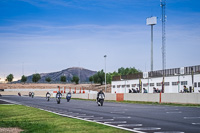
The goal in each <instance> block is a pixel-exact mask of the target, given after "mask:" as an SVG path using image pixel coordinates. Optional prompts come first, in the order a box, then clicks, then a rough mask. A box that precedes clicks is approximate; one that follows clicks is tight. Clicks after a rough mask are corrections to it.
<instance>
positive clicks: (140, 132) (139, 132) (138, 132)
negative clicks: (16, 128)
mask: <svg viewBox="0 0 200 133" xmlns="http://www.w3.org/2000/svg"><path fill="white" fill-rule="evenodd" d="M1 100H2V99H1ZM4 101H5V100H4ZM9 102H11V103H14V104H18V105H22V104H19V103H15V102H13V101H9ZM40 110H43V111H47V112H50V113H53V114H57V115H60V116H64V117H69V118H74V119H78V120H83V121H88V122H95V123H98V124H101V125H106V126H109V127H114V128H118V129H122V130H126V131H131V132H135V133H145V132H142V131H137V130H134V129H128V128H124V127H119V126H115V125H110V124H107V123H102V122H97V121H93V120H87V119H83V118H78V117H74V116H70V115H64V114H59V113H56V112H52V111H49V110H44V109H40Z"/></svg>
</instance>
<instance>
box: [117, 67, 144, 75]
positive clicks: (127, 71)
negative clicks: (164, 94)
mask: <svg viewBox="0 0 200 133" xmlns="http://www.w3.org/2000/svg"><path fill="white" fill-rule="evenodd" d="M138 72H141V71H140V70H137V69H135V67H132V68H131V67H130V68H128V67H127V68H123V67H121V68H119V69H118V73H119V74H120V75H128V74H135V73H138Z"/></svg>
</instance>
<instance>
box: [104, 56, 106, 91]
mask: <svg viewBox="0 0 200 133" xmlns="http://www.w3.org/2000/svg"><path fill="white" fill-rule="evenodd" d="M106 57H107V55H104V58H105V92H106Z"/></svg>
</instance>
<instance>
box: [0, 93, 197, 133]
mask: <svg viewBox="0 0 200 133" xmlns="http://www.w3.org/2000/svg"><path fill="white" fill-rule="evenodd" d="M0 99H1V100H0V101H2V100H3V101H7V102H12V103H13V102H15V103H18V104H22V105H27V106H31V107H35V108H39V109H43V110H47V111H49V112H54V113H57V114H59V115H62V116H67V117H73V118H78V119H84V120H88V121H94V122H98V123H103V124H105V125H111V126H114V127H119V128H123V129H126V130H129V131H133V132H140V133H142V132H147V133H200V108H199V107H177V106H163V105H145V104H123V103H112V102H104V106H102V107H100V106H97V104H96V102H95V101H85V100H71V101H70V102H67V101H66V99H62V100H61V104H57V103H56V99H55V98H51V99H50V101H49V102H48V101H47V100H46V98H42V97H34V98H30V97H28V96H22V97H19V96H2V97H0Z"/></svg>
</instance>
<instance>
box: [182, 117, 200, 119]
mask: <svg viewBox="0 0 200 133" xmlns="http://www.w3.org/2000/svg"><path fill="white" fill-rule="evenodd" d="M184 119H200V117H184Z"/></svg>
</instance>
